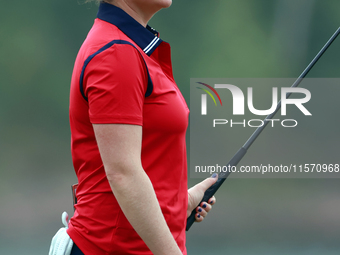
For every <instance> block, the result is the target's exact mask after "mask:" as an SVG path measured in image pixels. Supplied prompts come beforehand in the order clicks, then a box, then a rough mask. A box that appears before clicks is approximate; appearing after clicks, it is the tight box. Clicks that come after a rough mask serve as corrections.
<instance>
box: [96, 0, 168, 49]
mask: <svg viewBox="0 0 340 255" xmlns="http://www.w3.org/2000/svg"><path fill="white" fill-rule="evenodd" d="M97 18H99V19H101V20H104V21H106V22H109V23H111V24H113V25H115V26H116V27H118V28H119V29H120V30H121V31H122V32H123V33H124V34H126V35H127V36H128V37H129V38H130V39H131V40H133V41H134V42H135V43H136V44H137V45H138V46H139V47H140V48H141V49H142V50H143V51H144V52H145V53H146V54H147V55H149V56H150V55H151V54H152V52H153V51H154V50H155V49H156V48H157V47H158V45H160V43H161V42H162V40H161V39H160V38H158V32H157V31H156V30H154V29H153V28H151V27H150V26H149V25H148V26H147V27H146V28H145V27H143V26H142V25H141V24H140V23H138V22H137V21H136V20H135V19H133V18H132V17H131V16H130V15H128V14H127V13H126V12H124V11H123V10H122V9H120V8H118V7H116V6H114V5H112V4H108V3H104V2H101V3H100V5H99V10H98V14H97Z"/></svg>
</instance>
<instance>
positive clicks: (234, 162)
mask: <svg viewBox="0 0 340 255" xmlns="http://www.w3.org/2000/svg"><path fill="white" fill-rule="evenodd" d="M246 153H247V150H246V149H245V148H243V147H241V149H239V150H238V152H237V153H236V154H235V155H234V157H232V159H231V160H230V161H229V163H228V164H227V166H228V168H229V166H230V167H233V166H236V165H237V164H238V162H240V160H241V159H242V158H243V156H244V155H245V154H246ZM230 173H231V172H230V171H227V172H224V173H220V174H219V178H218V180H217V181H216V182H215V183H214V184H213V185H212V186H211V187H210V188H209V189H207V190H206V191H205V193H204V196H203V199H202V201H201V202H200V203H199V204H201V203H202V202H208V200H209V199H210V198H211V197H212V196H213V195H214V194H215V193H216V191H217V190H218V189H219V188H220V187H221V185H222V184H223V182H224V181H225V180H226V179H227V178H228V176H229V174H230ZM195 215H196V208H195V209H194V210H193V211H192V212H191V214H190V216H189V217H188V219H187V226H186V228H185V230H186V231H188V230H189V229H190V227H191V226H192V224H193V223H194V222H195Z"/></svg>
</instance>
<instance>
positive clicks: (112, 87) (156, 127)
mask: <svg viewBox="0 0 340 255" xmlns="http://www.w3.org/2000/svg"><path fill="white" fill-rule="evenodd" d="M170 5H171V0H111V1H109V0H107V1H105V2H101V3H100V6H99V11H98V16H97V19H96V20H95V22H94V25H93V27H92V29H91V31H90V32H89V34H88V36H87V38H86V40H85V41H84V43H83V45H82V46H81V49H80V50H79V53H78V56H77V58H76V61H75V65H74V71H73V75H72V81H71V92H70V125H71V133H72V157H73V163H74V167H75V171H76V174H77V177H78V181H79V186H78V189H77V199H78V203H77V204H76V206H75V207H76V210H75V214H74V216H73V217H72V218H71V220H70V222H69V228H68V230H67V233H68V235H69V236H70V237H71V239H72V240H73V242H74V246H73V249H72V253H71V254H85V255H107V254H115V255H117V254H139V255H140V254H156V255H158V254H167V255H177V254H178V255H179V254H186V253H187V252H186V247H185V226H186V219H187V217H188V216H189V215H190V213H191V211H192V210H193V209H195V208H196V210H197V214H196V221H202V220H203V218H204V217H205V216H206V215H207V212H209V210H210V209H211V205H212V204H214V203H215V198H214V197H212V198H211V199H210V200H209V201H208V203H202V204H200V205H198V204H199V202H200V201H201V199H202V197H203V194H204V192H205V190H206V189H207V188H209V187H210V186H211V185H212V184H213V183H215V181H216V180H217V177H216V176H214V177H212V178H208V179H206V180H204V181H203V182H201V183H199V184H198V185H196V186H194V187H193V188H191V189H189V190H187V162H186V145H185V133H186V129H187V125H188V114H189V110H188V108H187V105H186V103H185V101H184V98H183V96H182V95H181V92H180V91H179V89H178V88H177V85H176V84H175V81H174V78H173V74H172V66H171V58H170V46H169V44H167V43H166V42H163V41H162V40H161V39H160V38H159V37H158V32H157V31H156V30H154V29H152V28H151V27H149V26H148V25H147V23H148V21H149V20H150V19H151V17H152V16H153V15H154V14H155V13H156V12H157V11H159V10H160V9H162V8H166V7H169V6H170Z"/></svg>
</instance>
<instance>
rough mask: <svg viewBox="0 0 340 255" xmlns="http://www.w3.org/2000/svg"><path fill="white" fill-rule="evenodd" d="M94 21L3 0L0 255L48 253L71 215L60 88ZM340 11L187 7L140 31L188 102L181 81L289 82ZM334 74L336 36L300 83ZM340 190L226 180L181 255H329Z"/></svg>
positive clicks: (54, 6)
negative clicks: (163, 48)
mask: <svg viewBox="0 0 340 255" xmlns="http://www.w3.org/2000/svg"><path fill="white" fill-rule="evenodd" d="M96 12H97V6H96V5H95V4H82V3H81V2H79V1H76V0H68V1H66V0H59V1H42V0H34V1H19V2H18V1H13V2H12V1H2V4H1V8H0V21H1V22H0V35H1V40H0V77H1V83H0V104H1V107H0V223H1V224H0V230H1V231H0V254H11V255H16V254H18V255H19V254H20V255H21V254H26V255H31V254H32V255H33V254H35V255H36V254H47V253H48V249H49V244H50V240H51V238H52V236H53V235H54V234H55V232H56V231H57V230H58V229H59V228H60V227H61V221H60V215H61V213H62V212H63V211H64V210H66V211H68V212H69V214H70V215H71V214H72V212H73V210H72V198H71V188H70V186H71V184H73V183H75V182H76V176H75V174H74V172H73V166H72V161H71V156H70V131H69V123H68V94H69V83H70V77H71V72H72V68H73V63H74V60H75V57H76V54H77V51H78V49H79V47H80V45H81V43H82V41H83V40H84V39H85V37H86V34H87V32H88V30H89V29H90V27H91V25H92V23H93V20H94V18H95V15H96ZM339 13H340V1H338V0H322V1H321V0H214V1H201V0H198V1H192V0H187V1H174V3H173V5H172V7H171V8H169V9H167V10H163V11H161V12H160V13H158V14H156V16H155V17H154V18H153V19H152V20H151V22H150V25H151V26H153V27H155V28H156V29H157V30H158V31H160V33H161V38H162V39H163V40H165V41H168V42H170V43H171V46H172V56H173V67H174V75H175V79H176V81H177V83H178V86H179V87H180V88H181V90H182V92H183V94H184V96H185V98H186V100H187V101H189V83H190V78H200V77H202V78H211V77H215V78H218V77H235V78H242V77H249V78H267V77H275V78H285V77H297V76H298V75H299V74H300V72H301V71H302V70H303V69H304V67H305V66H306V65H307V64H308V63H309V61H310V60H311V59H312V58H313V57H314V55H315V54H316V53H317V51H318V50H319V49H320V48H321V46H322V45H323V44H324V43H325V41H326V40H327V39H328V38H329V37H330V36H331V34H332V33H333V32H334V31H335V30H336V29H337V27H339V26H340V15H339ZM339 68H340V38H339V39H338V41H336V42H335V43H334V44H333V45H332V47H331V48H330V49H329V51H328V52H327V53H326V54H325V56H324V57H323V58H322V59H321V60H320V61H319V63H318V64H317V66H316V67H315V68H314V69H313V70H312V71H311V73H310V75H309V76H308V77H339ZM331 93H332V92H331V91H330V94H331ZM334 100H336V97H334ZM333 117H334V119H336V118H337V117H338V116H333ZM337 123H338V124H340V123H339V122H337ZM320 132H322V130H320ZM330 135H332V136H333V139H334V140H335V141H339V136H338V135H337V134H330ZM334 135H335V136H334ZM239 139H240V138H238V137H230V141H231V143H233V142H235V141H236V140H239ZM279 139H280V138H277V140H276V141H275V142H277V143H279V142H280V140H279ZM283 139H284V138H283ZM286 143H287V141H286ZM273 146H275V144H274V143H273ZM336 148H339V147H338V146H337V147H336ZM236 149H237V148H235V151H236ZM258 151H260V149H256V148H254V150H253V151H252V154H251V156H250V158H251V157H253V158H256V157H257V154H256V153H257V152H258ZM230 156H231V155H230ZM268 156H270V155H268ZM248 160H249V158H248ZM306 163H308V162H306ZM198 181H199V180H197V179H191V180H189V185H192V184H194V183H196V182H198ZM339 184H340V179H264V180H259V179H230V180H228V181H227V183H226V184H225V186H224V187H223V188H222V189H221V190H220V192H219V193H218V196H217V199H218V204H217V205H216V206H215V208H214V210H213V212H212V213H211V215H210V216H209V217H208V218H207V219H206V220H205V221H204V223H202V224H199V225H198V224H196V225H195V226H193V227H192V229H191V230H190V232H188V235H187V237H188V245H187V246H188V250H189V254H240V255H243V254H265V255H266V254H293V255H305V254H306V255H307V254H311V255H314V254H327V255H330V254H339V253H340V185H339Z"/></svg>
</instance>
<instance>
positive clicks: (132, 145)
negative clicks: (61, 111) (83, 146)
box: [93, 124, 182, 255]
mask: <svg viewBox="0 0 340 255" xmlns="http://www.w3.org/2000/svg"><path fill="white" fill-rule="evenodd" d="M93 128H94V132H95V135H96V139H97V143H98V147H99V151H100V155H101V158H102V161H103V164H104V168H105V172H106V175H107V179H108V181H109V183H110V186H111V189H112V192H113V194H114V195H115V197H116V199H117V201H118V203H119V205H120V207H121V209H122V211H123V212H124V214H125V216H126V218H127V219H128V221H129V222H130V224H131V225H132V226H133V228H134V229H135V230H136V232H137V233H138V234H139V236H140V237H141V238H142V239H143V241H144V242H145V243H146V245H147V246H148V247H149V249H150V250H151V251H152V252H153V254H155V255H163V254H167V255H170V254H171V255H173V254H175V255H177V254H182V252H181V251H180V249H179V248H178V245H177V243H176V241H175V240H174V238H173V236H172V234H171V232H170V230H169V228H168V226H167V224H166V222H165V219H164V217H163V215H162V212H161V209H160V206H159V203H158V200H157V198H156V194H155V191H154V189H153V186H152V183H151V182H150V179H149V177H148V176H147V175H146V173H145V171H144V170H143V168H142V164H141V143H142V127H141V126H137V125H126V124H93Z"/></svg>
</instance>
